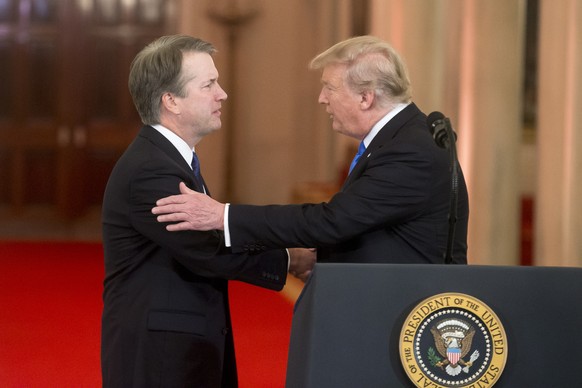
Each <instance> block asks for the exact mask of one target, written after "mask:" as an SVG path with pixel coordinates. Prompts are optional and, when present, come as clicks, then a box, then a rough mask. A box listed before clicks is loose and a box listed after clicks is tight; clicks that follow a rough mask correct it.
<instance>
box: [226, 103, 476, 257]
mask: <svg viewBox="0 0 582 388" xmlns="http://www.w3.org/2000/svg"><path fill="white" fill-rule="evenodd" d="M449 160H450V157H449V152H448V150H444V149H441V148H439V147H438V146H437V145H436V144H435V142H434V140H433V138H432V136H431V134H430V132H429V129H428V125H427V123H426V116H425V115H424V114H423V113H422V112H421V111H420V110H419V109H418V108H417V107H416V105H414V104H410V105H409V106H407V107H406V108H405V109H404V110H402V111H401V112H400V113H398V114H397V115H396V116H395V117H394V118H392V120H390V121H389V122H388V123H387V124H386V125H385V126H384V127H383V128H382V129H381V130H380V132H379V133H378V134H377V135H376V137H375V138H374V140H372V142H371V143H370V145H369V146H368V148H367V149H366V151H365V153H364V155H363V156H362V157H361V158H360V160H359V161H358V163H357V165H356V166H355V168H354V170H353V171H352V173H351V174H350V175H349V177H348V178H347V180H346V182H345V183H344V185H343V187H342V188H341V191H340V192H338V193H337V194H336V195H334V196H333V198H332V199H331V200H330V201H329V203H321V204H304V205H282V206H278V205H274V206H248V205H231V207H230V210H229V227H230V234H231V243H232V248H233V251H256V250H260V249H267V248H272V247H276V246H287V247H291V246H303V247H317V248H318V261H320V262H326V261H327V262H357V263H443V262H444V253H445V251H446V246H447V235H448V214H449V203H450V188H451V173H450V161H449ZM468 217H469V205H468V197H467V188H466V185H465V181H464V178H463V176H462V172H461V173H460V179H459V197H458V221H457V223H456V231H455V240H454V241H455V242H454V251H453V252H454V255H453V257H454V262H456V263H466V261H467V223H468Z"/></svg>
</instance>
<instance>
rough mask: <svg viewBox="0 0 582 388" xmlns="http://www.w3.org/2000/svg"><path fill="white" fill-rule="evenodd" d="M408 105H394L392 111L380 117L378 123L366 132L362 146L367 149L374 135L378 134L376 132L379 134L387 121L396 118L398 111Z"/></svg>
mask: <svg viewBox="0 0 582 388" xmlns="http://www.w3.org/2000/svg"><path fill="white" fill-rule="evenodd" d="M408 105H409V104H408V103H407V104H404V103H402V104H396V105H395V106H394V109H392V110H391V111H390V112H388V113H387V114H386V116H384V117H382V118H381V119H380V121H378V122H377V123H376V124H375V125H374V126H373V127H372V130H371V131H370V132H368V134H367V135H366V137H365V138H364V140H363V142H364V145H365V146H366V148H368V146H369V145H370V143H371V142H372V140H374V137H376V135H377V134H378V132H380V130H381V129H382V128H383V127H384V125H386V123H388V121H390V120H392V118H393V117H394V116H396V115H397V114H398V113H400V111H402V110H403V109H404V108H406V107H407V106H408Z"/></svg>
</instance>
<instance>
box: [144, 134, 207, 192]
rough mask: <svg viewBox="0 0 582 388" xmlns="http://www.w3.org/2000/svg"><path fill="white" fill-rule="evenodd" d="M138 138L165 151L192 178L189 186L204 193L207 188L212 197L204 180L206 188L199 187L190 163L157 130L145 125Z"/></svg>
mask: <svg viewBox="0 0 582 388" xmlns="http://www.w3.org/2000/svg"><path fill="white" fill-rule="evenodd" d="M138 136H142V137H145V138H146V139H148V140H149V141H150V142H152V143H153V144H154V145H155V146H156V147H158V148H160V149H161V150H162V151H164V152H165V153H166V154H167V155H168V156H169V157H170V158H171V159H172V160H173V161H174V162H176V163H177V164H178V165H179V166H180V168H181V169H182V170H183V171H184V173H185V174H186V176H189V177H192V179H190V181H189V182H187V183H188V186H189V187H191V188H193V189H195V190H196V191H198V192H200V193H203V192H204V188H206V194H208V195H210V193H209V192H208V186H206V183H205V182H204V178H202V184H203V185H204V188H202V187H198V184H196V181H195V179H194V175H193V173H192V168H191V167H190V166H189V165H188V163H187V162H186V161H185V160H184V158H183V157H182V155H181V154H180V152H179V151H178V150H177V149H176V147H174V145H173V144H172V143H171V142H170V141H169V140H168V139H166V137H165V136H164V135H162V134H161V133H160V132H158V131H157V130H156V129H155V128H153V127H151V126H149V125H145V126H143V127H142V128H141V130H140V132H139V134H138Z"/></svg>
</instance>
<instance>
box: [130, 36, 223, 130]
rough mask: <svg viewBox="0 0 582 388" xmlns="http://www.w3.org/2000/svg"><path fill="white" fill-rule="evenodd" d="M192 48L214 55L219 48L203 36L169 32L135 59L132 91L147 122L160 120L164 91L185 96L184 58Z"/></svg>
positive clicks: (131, 76) (142, 118)
mask: <svg viewBox="0 0 582 388" xmlns="http://www.w3.org/2000/svg"><path fill="white" fill-rule="evenodd" d="M191 51H196V52H203V53H208V54H210V55H213V54H214V53H215V52H216V49H215V48H214V46H213V45H212V44H211V43H208V42H205V41H203V40H202V39H198V38H193V37H191V36H187V35H168V36H162V37H161V38H158V39H156V40H155V41H153V42H152V43H150V44H148V45H147V46H146V47H145V48H144V49H143V50H141V51H140V52H139V53H138V54H137V55H136V57H135V58H134V59H133V62H132V63H131V67H130V71H129V82H128V86H129V92H130V94H131V97H132V99H133V103H134V104H135V107H136V109H137V112H138V113H139V116H140V117H141V120H142V122H143V123H144V124H148V125H153V124H159V122H160V104H161V99H162V95H163V94H164V93H168V92H169V93H173V94H175V95H177V96H178V97H185V95H184V85H185V80H184V79H183V77H182V73H181V71H182V59H183V54H184V52H191Z"/></svg>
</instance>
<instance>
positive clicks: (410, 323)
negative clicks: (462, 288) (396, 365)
mask: <svg viewBox="0 0 582 388" xmlns="http://www.w3.org/2000/svg"><path fill="white" fill-rule="evenodd" d="M400 360H401V361H402V366H403V367H404V370H405V371H406V374H407V375H408V377H409V378H410V380H411V381H412V382H413V383H414V384H416V386H417V387H424V388H444V387H479V388H487V387H492V386H493V385H494V384H495V382H496V381H497V380H498V379H499V376H501V373H502V372H503V368H504V367H505V361H506V360H507V338H506V336H505V330H504V329H503V325H502V324H501V322H500V321H499V318H497V315H495V313H494V312H493V310H491V308H490V307H489V306H487V305H486V304H485V303H483V302H481V301H480V300H478V299H476V298H473V297H471V296H469V295H465V294H458V293H444V294H439V295H435V296H432V297H430V298H427V299H425V300H423V301H422V302H421V303H420V304H418V305H417V306H416V307H415V308H414V309H413V310H412V311H411V312H410V314H409V315H408V317H407V318H406V320H405V321H404V325H403V326H402V331H401V333H400Z"/></svg>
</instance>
